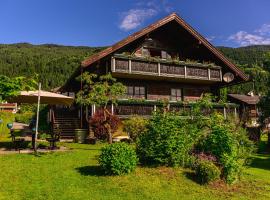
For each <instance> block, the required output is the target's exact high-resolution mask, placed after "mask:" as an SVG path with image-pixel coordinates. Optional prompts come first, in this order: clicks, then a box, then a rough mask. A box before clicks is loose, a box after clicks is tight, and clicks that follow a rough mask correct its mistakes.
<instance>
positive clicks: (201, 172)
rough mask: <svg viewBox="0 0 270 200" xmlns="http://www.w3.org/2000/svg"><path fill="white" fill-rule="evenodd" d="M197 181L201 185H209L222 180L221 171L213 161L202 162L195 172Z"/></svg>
mask: <svg viewBox="0 0 270 200" xmlns="http://www.w3.org/2000/svg"><path fill="white" fill-rule="evenodd" d="M195 173H196V176H197V179H198V180H199V182H200V183H201V184H208V183H210V182H213V181H215V180H218V179H220V175H221V172H220V169H219V168H218V167H217V166H216V165H215V164H214V163H213V162H211V161H208V160H200V161H199V162H198V164H197V166H196V170H195Z"/></svg>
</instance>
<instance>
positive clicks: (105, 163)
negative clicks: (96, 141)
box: [99, 142, 138, 175]
mask: <svg viewBox="0 0 270 200" xmlns="http://www.w3.org/2000/svg"><path fill="white" fill-rule="evenodd" d="M137 162H138V159H137V156H136V152H135V151H134V149H133V148H132V147H131V146H129V145H128V144H126V143H122V142H120V143H113V144H109V145H107V146H105V147H103V148H102V149H101V155H100V156H99V164H100V166H101V168H102V169H103V170H104V172H105V173H106V174H108V175H122V174H128V173H130V172H132V171H134V170H135V168H136V165H137Z"/></svg>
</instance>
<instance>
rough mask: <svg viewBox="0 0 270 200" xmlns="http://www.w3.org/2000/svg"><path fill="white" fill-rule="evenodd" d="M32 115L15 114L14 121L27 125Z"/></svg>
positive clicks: (28, 113)
mask: <svg viewBox="0 0 270 200" xmlns="http://www.w3.org/2000/svg"><path fill="white" fill-rule="evenodd" d="M33 115H34V113H33V112H25V113H17V114H16V115H15V121H16V122H20V123H24V124H29V123H30V121H31V119H32V117H33Z"/></svg>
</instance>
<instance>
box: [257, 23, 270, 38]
mask: <svg viewBox="0 0 270 200" xmlns="http://www.w3.org/2000/svg"><path fill="white" fill-rule="evenodd" d="M255 32H256V33H258V34H259V35H262V36H270V24H263V25H262V26H261V28H259V29H257V30H255Z"/></svg>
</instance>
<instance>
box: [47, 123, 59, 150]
mask: <svg viewBox="0 0 270 200" xmlns="http://www.w3.org/2000/svg"><path fill="white" fill-rule="evenodd" d="M61 132H62V130H61V129H60V128H59V127H58V126H57V127H56V130H52V132H51V137H50V138H46V140H47V141H48V142H49V143H50V149H52V150H53V149H56V148H57V146H56V142H59V141H60V136H61Z"/></svg>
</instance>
